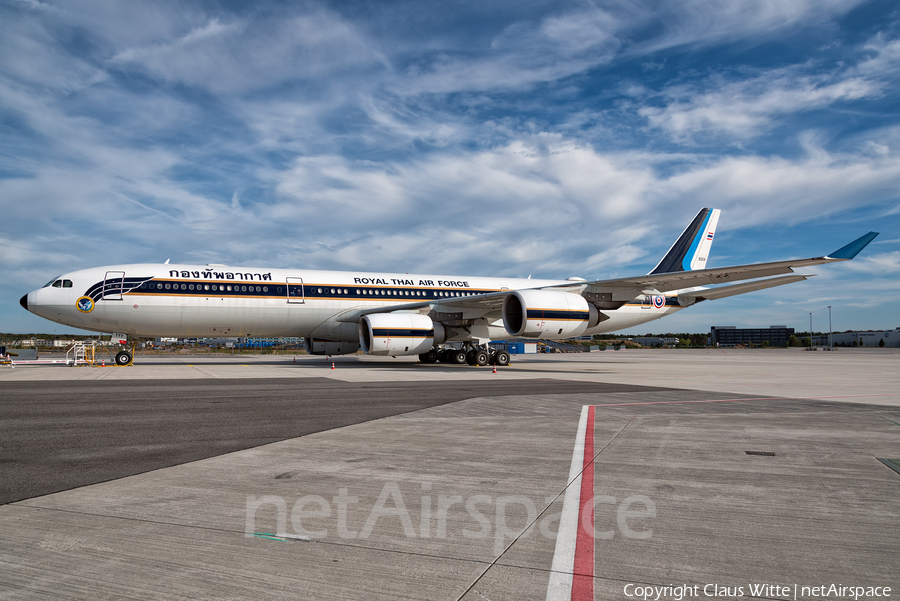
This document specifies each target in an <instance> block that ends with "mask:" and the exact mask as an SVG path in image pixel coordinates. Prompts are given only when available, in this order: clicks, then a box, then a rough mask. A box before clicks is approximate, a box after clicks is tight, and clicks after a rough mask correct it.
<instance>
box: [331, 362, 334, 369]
mask: <svg viewBox="0 0 900 601" xmlns="http://www.w3.org/2000/svg"><path fill="white" fill-rule="evenodd" d="M331 369H334V361H332V362H331Z"/></svg>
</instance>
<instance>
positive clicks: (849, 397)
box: [592, 393, 896, 409]
mask: <svg viewBox="0 0 900 601" xmlns="http://www.w3.org/2000/svg"><path fill="white" fill-rule="evenodd" d="M895 394H896V393H894V394H845V395H843V396H804V397H790V396H785V397H776V396H764V397H759V398H752V399H715V400H709V401H653V402H649V403H614V404H609V405H593V406H592V409H593V407H630V406H633V405H680V404H683V403H739V402H741V401H808V400H826V399H855V398H865V397H873V396H895Z"/></svg>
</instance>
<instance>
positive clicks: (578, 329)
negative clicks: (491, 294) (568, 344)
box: [503, 290, 601, 340]
mask: <svg viewBox="0 0 900 601" xmlns="http://www.w3.org/2000/svg"><path fill="white" fill-rule="evenodd" d="M600 321H601V315H600V312H599V311H598V310H597V307H595V306H594V305H592V304H590V303H588V302H587V301H586V300H584V297H582V296H581V295H579V294H573V293H571V292H560V291H556V290H517V291H515V292H512V293H510V294H508V295H507V296H506V298H504V299H503V326H504V327H505V328H506V331H507V332H508V333H509V335H510V336H514V337H517V338H518V337H523V338H545V339H548V340H561V339H564V338H573V337H575V336H581V335H582V334H584V331H585V330H587V329H588V328H590V327H593V326H595V325H597V324H598V323H600Z"/></svg>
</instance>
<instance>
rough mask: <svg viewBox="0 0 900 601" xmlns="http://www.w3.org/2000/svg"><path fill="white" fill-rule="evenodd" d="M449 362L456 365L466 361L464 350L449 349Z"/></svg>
mask: <svg viewBox="0 0 900 601" xmlns="http://www.w3.org/2000/svg"><path fill="white" fill-rule="evenodd" d="M449 356H450V362H451V363H455V364H457V365H463V364H464V363H465V362H466V351H463V350H459V351H450V355H449Z"/></svg>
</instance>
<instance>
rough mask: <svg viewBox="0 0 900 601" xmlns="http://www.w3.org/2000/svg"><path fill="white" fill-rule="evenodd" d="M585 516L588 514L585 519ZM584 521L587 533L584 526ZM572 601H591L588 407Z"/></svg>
mask: <svg viewBox="0 0 900 601" xmlns="http://www.w3.org/2000/svg"><path fill="white" fill-rule="evenodd" d="M588 514H590V515H589V516H588ZM585 519H587V520H588V523H589V524H590V530H588V529H587V527H585ZM573 572H574V575H573V578H572V601H594V408H593V407H590V408H588V418H587V427H586V429H585V433H584V470H583V471H582V472H581V500H580V503H579V508H578V535H577V536H576V538H575V566H574V570H573Z"/></svg>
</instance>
